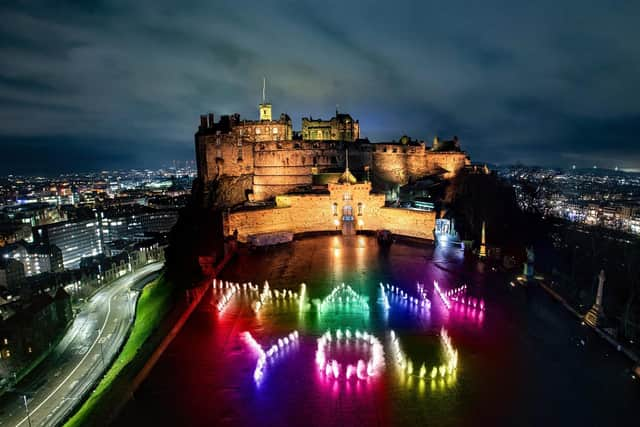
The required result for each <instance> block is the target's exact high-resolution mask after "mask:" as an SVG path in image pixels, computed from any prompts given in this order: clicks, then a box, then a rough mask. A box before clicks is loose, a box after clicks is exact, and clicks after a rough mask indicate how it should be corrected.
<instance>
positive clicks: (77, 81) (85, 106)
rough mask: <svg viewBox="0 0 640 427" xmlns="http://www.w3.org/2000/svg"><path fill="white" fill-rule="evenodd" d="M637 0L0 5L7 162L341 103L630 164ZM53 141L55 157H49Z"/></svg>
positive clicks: (635, 155) (399, 127) (174, 139)
mask: <svg viewBox="0 0 640 427" xmlns="http://www.w3.org/2000/svg"><path fill="white" fill-rule="evenodd" d="M639 14H640V4H639V3H637V2H632V1H621V2H615V5H614V4H605V3H603V2H601V1H591V0H587V1H585V0H582V1H579V0H567V1H564V2H557V1H550V0H540V1H537V2H503V1H500V0H488V1H485V2H467V1H448V2H444V3H443V2H405V1H396V2H385V3H382V4H373V3H371V4H367V5H363V4H362V2H352V1H329V2H315V1H314V2H312V1H302V0H298V1H289V2H282V3H280V2H275V3H274V2H249V1H235V2H218V1H210V0H206V1H205V0H195V1H186V2H169V1H162V0H154V1H151V0H138V1H136V2H127V1H124V0H112V1H106V0H105V1H79V0H75V1H72V0H66V1H57V2H45V1H35V0H24V1H21V2H13V3H9V4H7V3H5V4H3V5H1V6H0V19H2V22H3V26H2V28H0V70H1V71H0V123H1V124H2V126H0V148H1V151H2V157H1V158H0V168H2V169H1V170H0V173H2V172H3V171H6V172H11V171H17V170H20V171H28V170H33V171H38V172H44V171H46V170H47V169H49V170H51V171H53V170H55V169H56V168H62V169H66V170H70V169H73V168H75V167H77V168H97V169H103V168H107V167H128V166H134V165H136V164H143V163H144V164H153V163H154V162H157V163H160V162H162V161H168V160H170V159H172V158H174V157H175V158H181V159H185V158H188V157H190V156H192V155H193V133H194V131H195V128H196V126H197V122H198V115H199V114H200V113H203V112H208V111H213V112H214V113H216V114H217V115H220V114H226V113H232V112H239V113H241V114H242V115H244V116H248V117H255V116H256V107H255V106H256V104H257V102H258V101H259V97H260V87H261V80H262V76H265V75H266V76H267V78H268V95H269V98H270V100H271V101H272V103H273V104H274V109H275V112H276V113H279V112H280V111H284V112H288V113H289V114H290V115H291V116H292V118H293V119H294V123H295V124H296V127H298V126H299V123H300V118H301V117H302V116H303V115H309V114H310V115H313V116H314V117H325V118H327V117H329V116H330V115H331V114H332V113H333V111H334V110H335V108H336V105H338V104H339V108H340V110H342V111H349V112H350V113H351V114H352V115H354V116H355V117H357V118H359V119H360V121H361V127H362V131H363V134H364V135H365V136H368V137H369V138H370V139H372V140H385V139H393V138H398V137H399V136H400V135H402V134H405V133H406V134H409V135H412V136H413V137H417V138H422V139H427V140H431V139H432V138H433V136H434V135H436V134H438V135H441V136H445V137H446V136H452V135H458V136H459V137H460V138H461V141H462V144H463V147H464V148H465V149H466V150H467V151H469V153H470V154H471V156H472V158H473V160H477V161H486V162H494V163H509V162H515V161H522V162H525V163H539V164H548V165H559V166H567V165H570V164H573V163H577V164H579V165H581V166H591V164H593V163H594V162H595V163H598V164H599V165H601V166H604V167H611V166H616V165H617V166H620V167H626V168H639V167H640V144H637V143H636V142H635V139H634V138H635V135H637V133H638V132H637V131H638V130H640V129H638V125H637V123H638V117H639V116H640V98H638V97H637V96H635V94H636V93H640V80H638V78H637V76H638V75H640V44H638V43H635V42H634V41H635V40H637V39H638V36H640V34H639V33H638V27H637V25H636V22H635V20H636V19H635V18H636V17H637V16H638V15H639ZM36 153H46V156H47V157H48V158H51V159H56V161H55V162H47V161H44V160H42V159H43V156H42V155H37V154H36Z"/></svg>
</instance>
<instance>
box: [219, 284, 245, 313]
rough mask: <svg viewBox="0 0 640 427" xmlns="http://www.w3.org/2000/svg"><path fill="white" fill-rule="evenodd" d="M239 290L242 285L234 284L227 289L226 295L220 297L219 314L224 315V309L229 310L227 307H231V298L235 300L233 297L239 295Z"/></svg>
mask: <svg viewBox="0 0 640 427" xmlns="http://www.w3.org/2000/svg"><path fill="white" fill-rule="evenodd" d="M239 290H240V284H238V283H236V284H233V283H232V284H231V286H229V287H228V288H226V289H225V291H224V293H223V294H222V296H221V297H220V300H219V301H218V305H217V307H218V312H219V313H222V312H223V311H224V309H225V308H227V305H229V301H231V298H233V296H234V295H235V294H236V293H238V291H239Z"/></svg>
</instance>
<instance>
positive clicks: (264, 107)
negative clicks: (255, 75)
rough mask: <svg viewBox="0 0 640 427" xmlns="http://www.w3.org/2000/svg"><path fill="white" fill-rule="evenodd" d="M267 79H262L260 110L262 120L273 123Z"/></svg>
mask: <svg viewBox="0 0 640 427" xmlns="http://www.w3.org/2000/svg"><path fill="white" fill-rule="evenodd" d="M266 91H267V79H266V78H264V79H262V103H261V104H259V105H258V107H259V109H260V120H268V121H271V103H270V102H267V97H266V95H267V94H266Z"/></svg>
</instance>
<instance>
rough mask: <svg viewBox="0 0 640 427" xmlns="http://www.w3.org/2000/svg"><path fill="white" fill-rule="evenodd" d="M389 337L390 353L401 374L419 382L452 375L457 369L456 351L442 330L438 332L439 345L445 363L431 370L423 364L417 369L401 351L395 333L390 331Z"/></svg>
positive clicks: (447, 335)
mask: <svg viewBox="0 0 640 427" xmlns="http://www.w3.org/2000/svg"><path fill="white" fill-rule="evenodd" d="M389 335H390V338H391V351H392V352H393V356H394V358H395V360H396V366H397V368H398V370H399V371H400V372H401V373H404V374H406V375H409V376H414V377H418V378H420V379H421V380H426V379H431V380H435V379H437V378H445V377H447V376H450V375H453V374H454V373H455V372H456V370H457V369H458V351H457V350H456V349H455V348H454V347H453V344H452V343H451V338H450V337H449V334H448V333H447V331H446V330H445V329H444V328H442V329H441V331H440V343H441V345H442V349H443V353H444V358H445V363H443V364H441V365H434V366H433V367H431V368H429V367H428V366H427V365H426V364H425V363H422V364H421V365H420V368H417V366H418V365H417V364H414V363H413V361H412V360H411V359H409V358H408V357H407V356H406V355H405V354H404V352H403V351H402V347H401V346H400V339H399V338H398V337H397V336H396V333H395V332H394V331H393V330H392V331H391V332H390V334H389Z"/></svg>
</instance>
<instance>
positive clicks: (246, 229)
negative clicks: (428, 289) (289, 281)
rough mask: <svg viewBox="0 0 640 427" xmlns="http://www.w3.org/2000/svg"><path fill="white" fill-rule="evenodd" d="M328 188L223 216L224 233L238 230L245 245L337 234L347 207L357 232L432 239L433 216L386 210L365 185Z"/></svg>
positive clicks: (422, 212)
mask: <svg viewBox="0 0 640 427" xmlns="http://www.w3.org/2000/svg"><path fill="white" fill-rule="evenodd" d="M329 187H330V189H331V193H330V194H317V195H316V194H301V195H284V196H279V197H278V198H277V207H276V208H271V209H258V210H243V211H236V212H232V213H229V214H226V215H225V217H224V232H225V234H226V235H231V234H233V232H234V231H235V230H238V240H239V241H241V242H246V241H247V237H248V236H249V235H251V234H259V233H270V232H276V231H290V232H293V233H304V232H313V231H332V230H341V227H342V224H341V218H342V215H343V213H344V211H343V209H344V207H345V206H350V207H351V209H352V212H353V216H354V219H355V221H354V224H355V227H356V229H357V230H361V231H375V230H380V229H386V230H390V231H391V232H392V233H394V234H399V235H403V236H410V237H418V238H422V239H433V229H434V228H435V216H436V215H435V212H425V211H413V210H407V209H397V208H386V207H384V195H382V194H370V193H369V191H370V188H371V187H370V184H368V183H365V184H356V185H351V186H348V185H341V184H329ZM345 193H348V195H347V197H346V198H345Z"/></svg>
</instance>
